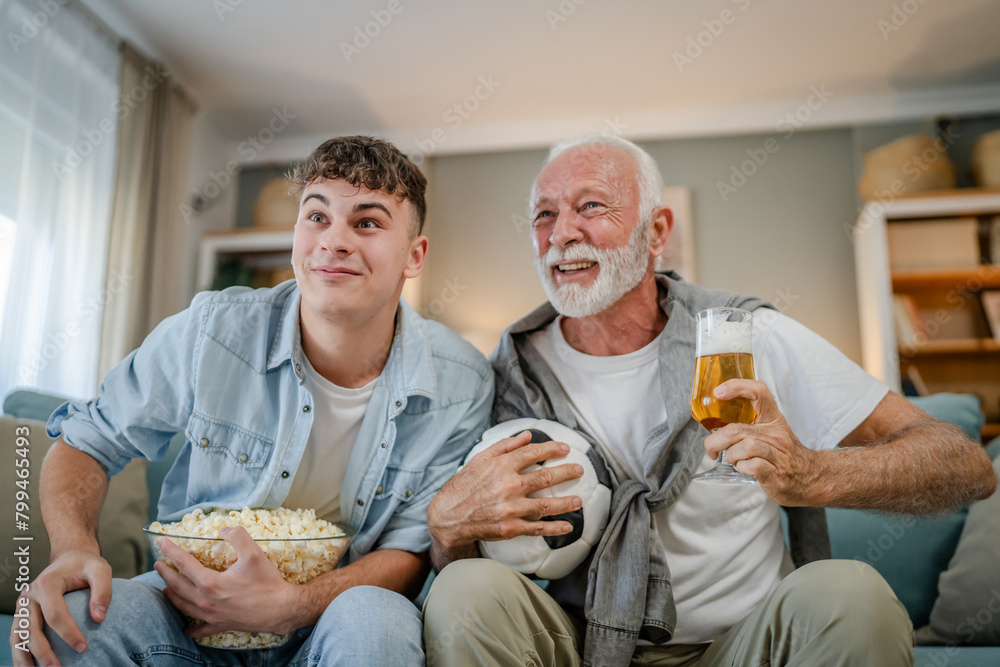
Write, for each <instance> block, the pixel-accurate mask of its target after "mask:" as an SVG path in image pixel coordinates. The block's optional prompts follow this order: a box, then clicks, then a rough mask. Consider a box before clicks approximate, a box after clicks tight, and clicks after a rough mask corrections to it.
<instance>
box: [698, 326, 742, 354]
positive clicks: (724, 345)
mask: <svg viewBox="0 0 1000 667" xmlns="http://www.w3.org/2000/svg"><path fill="white" fill-rule="evenodd" d="M749 329H750V328H749V327H748V326H747V325H746V324H745V323H743V322H715V323H713V325H712V328H711V330H708V331H702V332H701V335H700V336H699V337H698V339H697V341H696V342H695V348H696V351H695V355H696V356H699V357H707V356H709V355H711V354H725V353H727V352H737V353H739V352H742V353H745V354H753V345H752V344H751V342H750V335H749Z"/></svg>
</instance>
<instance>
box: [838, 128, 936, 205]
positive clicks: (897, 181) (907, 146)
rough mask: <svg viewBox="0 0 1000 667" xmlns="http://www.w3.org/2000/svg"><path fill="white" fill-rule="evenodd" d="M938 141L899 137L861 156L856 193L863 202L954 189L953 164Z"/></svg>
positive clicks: (909, 136) (914, 135)
mask: <svg viewBox="0 0 1000 667" xmlns="http://www.w3.org/2000/svg"><path fill="white" fill-rule="evenodd" d="M944 148H945V147H944V145H943V144H942V142H941V141H940V140H936V139H935V138H934V137H930V136H927V135H921V134H911V135H907V136H905V137H900V138H899V139H896V140H895V141H893V142H890V143H888V144H886V145H884V146H879V147H878V148H875V149H873V150H871V151H869V152H868V153H867V154H865V167H864V171H862V173H861V180H859V181H858V192H860V193H861V196H862V197H864V198H865V199H875V198H876V197H889V196H896V195H901V194H904V193H907V192H923V191H925V190H941V189H947V188H953V187H955V165H953V164H952V162H951V160H950V159H949V158H948V153H947V152H946V151H945V150H943V149H944Z"/></svg>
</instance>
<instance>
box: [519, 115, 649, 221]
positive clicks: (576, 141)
mask: <svg viewBox="0 0 1000 667" xmlns="http://www.w3.org/2000/svg"><path fill="white" fill-rule="evenodd" d="M602 145H603V146H613V147H615V148H620V149H622V150H623V151H625V152H626V153H628V154H629V155H631V156H632V159H633V160H635V166H636V171H637V173H638V176H637V181H638V186H639V226H640V227H646V226H648V225H649V223H650V222H651V221H652V219H653V209H655V208H656V207H657V206H660V205H662V204H663V176H662V175H660V169H659V168H658V167H657V166H656V162H655V161H654V160H653V158H652V157H651V156H650V155H649V153H647V152H646V151H644V150H642V149H641V148H639V147H638V146H636V145H635V144H633V143H632V142H631V141H629V140H628V139H622V138H621V137H619V136H615V135H605V134H596V133H595V134H585V135H583V136H580V137H574V138H572V139H566V140H565V141H560V142H559V143H557V144H554V145H553V146H552V148H550V149H549V156H548V157H547V158H545V163H544V164H543V165H542V169H545V167H546V166H547V165H548V164H549V163H550V162H552V160H554V159H555V158H556V157H557V156H558V155H559V154H561V153H563V152H565V151H567V150H569V149H571V148H579V147H585V146H602ZM539 173H541V169H539ZM537 188H538V180H537V179H536V180H535V182H534V183H533V184H532V185H531V200H530V201H531V205H534V202H535V196H536V195H537V194H538V191H537Z"/></svg>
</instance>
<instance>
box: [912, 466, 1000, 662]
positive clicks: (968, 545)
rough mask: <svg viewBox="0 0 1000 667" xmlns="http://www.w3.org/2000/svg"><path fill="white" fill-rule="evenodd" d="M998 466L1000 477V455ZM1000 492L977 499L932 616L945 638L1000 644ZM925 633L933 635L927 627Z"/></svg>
mask: <svg viewBox="0 0 1000 667" xmlns="http://www.w3.org/2000/svg"><path fill="white" fill-rule="evenodd" d="M993 470H994V472H995V473H996V474H997V475H1000V458H997V459H994V461H993ZM998 559H1000V493H995V494H993V495H992V496H991V497H989V498H986V499H984V500H980V501H978V502H976V503H973V505H972V507H970V508H969V516H968V518H967V519H966V521H965V527H964V528H963V529H962V534H961V537H960V538H959V540H958V547H957V548H956V549H955V554H954V555H953V556H952V558H951V561H950V562H949V563H948V569H947V570H945V571H944V572H942V573H941V576H940V578H939V579H938V598H937V601H936V602H935V603H934V608H933V609H932V610H931V614H930V629H931V630H932V631H933V635H934V636H936V637H939V638H941V639H943V640H944V641H946V642H955V643H956V644H974V645H981V646H982V645H985V646H1000V562H998ZM922 634H923V635H924V636H929V635H928V633H927V632H926V631H923V632H922Z"/></svg>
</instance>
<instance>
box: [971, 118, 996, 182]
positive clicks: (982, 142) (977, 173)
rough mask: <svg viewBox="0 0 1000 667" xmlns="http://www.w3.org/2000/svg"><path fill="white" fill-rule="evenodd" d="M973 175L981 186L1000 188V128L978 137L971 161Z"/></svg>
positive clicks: (973, 147)
mask: <svg viewBox="0 0 1000 667" xmlns="http://www.w3.org/2000/svg"><path fill="white" fill-rule="evenodd" d="M969 168H970V169H971V170H972V177H973V178H974V179H976V185H978V186H979V187H981V188H1000V130H994V131H993V132H987V133H986V134H984V135H983V136H981V137H979V138H978V139H976V143H975V144H973V146H972V160H971V161H970V162H969Z"/></svg>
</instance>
